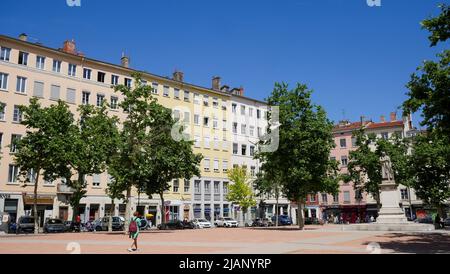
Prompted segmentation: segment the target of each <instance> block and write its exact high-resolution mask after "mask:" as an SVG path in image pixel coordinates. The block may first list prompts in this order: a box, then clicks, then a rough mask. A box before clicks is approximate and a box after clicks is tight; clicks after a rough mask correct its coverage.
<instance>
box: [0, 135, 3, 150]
mask: <svg viewBox="0 0 450 274" xmlns="http://www.w3.org/2000/svg"><path fill="white" fill-rule="evenodd" d="M2 146H3V132H0V152H1V151H2Z"/></svg>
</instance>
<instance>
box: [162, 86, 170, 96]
mask: <svg viewBox="0 0 450 274" xmlns="http://www.w3.org/2000/svg"><path fill="white" fill-rule="evenodd" d="M163 96H164V97H169V87H168V86H164V91H163Z"/></svg>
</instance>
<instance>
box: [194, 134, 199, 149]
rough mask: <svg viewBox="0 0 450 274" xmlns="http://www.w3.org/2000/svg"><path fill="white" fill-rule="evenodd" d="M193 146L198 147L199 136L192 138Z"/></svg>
mask: <svg viewBox="0 0 450 274" xmlns="http://www.w3.org/2000/svg"><path fill="white" fill-rule="evenodd" d="M194 146H195V147H200V136H198V135H195V136H194Z"/></svg>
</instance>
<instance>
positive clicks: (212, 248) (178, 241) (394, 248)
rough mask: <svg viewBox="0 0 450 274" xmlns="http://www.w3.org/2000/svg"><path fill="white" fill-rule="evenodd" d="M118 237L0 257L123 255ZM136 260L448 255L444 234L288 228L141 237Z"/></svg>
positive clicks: (32, 240)
mask: <svg viewBox="0 0 450 274" xmlns="http://www.w3.org/2000/svg"><path fill="white" fill-rule="evenodd" d="M130 244H131V241H130V239H129V238H128V237H127V236H126V235H124V234H122V233H111V234H108V233H66V234H51V235H48V234H43V235H37V236H34V235H19V236H16V235H3V236H0V254H70V253H82V254H121V253H124V254H127V253H128V251H127V248H129V246H130ZM136 253H141V254H301V253H308V254H317V253H323V254H330V253H331V254H370V253H450V231H443V232H433V233H431V232H430V233H395V232H367V231H365V232H363V231H342V229H341V227H340V226H338V225H326V226H307V229H306V230H303V231H300V230H297V229H295V228H294V227H290V228H286V227H285V228H228V229H227V228H211V229H201V230H182V231H157V230H154V231H148V232H147V231H146V232H142V233H141V235H140V237H139V251H138V252H135V253H133V254H136Z"/></svg>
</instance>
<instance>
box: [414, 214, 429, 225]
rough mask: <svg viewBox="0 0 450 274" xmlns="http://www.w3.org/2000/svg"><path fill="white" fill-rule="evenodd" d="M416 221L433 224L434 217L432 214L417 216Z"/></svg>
mask: <svg viewBox="0 0 450 274" xmlns="http://www.w3.org/2000/svg"><path fill="white" fill-rule="evenodd" d="M414 222H416V223H420V224H433V223H434V222H433V218H431V216H426V217H424V218H417V219H416V220H415V221H414Z"/></svg>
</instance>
